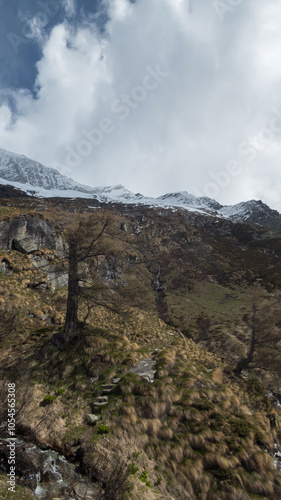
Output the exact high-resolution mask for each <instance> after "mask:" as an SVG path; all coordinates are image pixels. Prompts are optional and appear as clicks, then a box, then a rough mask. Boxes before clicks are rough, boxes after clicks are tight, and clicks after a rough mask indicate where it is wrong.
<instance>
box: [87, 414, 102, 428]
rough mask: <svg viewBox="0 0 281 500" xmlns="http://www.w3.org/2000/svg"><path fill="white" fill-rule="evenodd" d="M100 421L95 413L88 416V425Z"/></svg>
mask: <svg viewBox="0 0 281 500" xmlns="http://www.w3.org/2000/svg"><path fill="white" fill-rule="evenodd" d="M98 420H99V417H98V416H97V415H94V414H93V413H88V415H86V422H87V424H90V425H93V424H95V423H96V422H97V421H98Z"/></svg>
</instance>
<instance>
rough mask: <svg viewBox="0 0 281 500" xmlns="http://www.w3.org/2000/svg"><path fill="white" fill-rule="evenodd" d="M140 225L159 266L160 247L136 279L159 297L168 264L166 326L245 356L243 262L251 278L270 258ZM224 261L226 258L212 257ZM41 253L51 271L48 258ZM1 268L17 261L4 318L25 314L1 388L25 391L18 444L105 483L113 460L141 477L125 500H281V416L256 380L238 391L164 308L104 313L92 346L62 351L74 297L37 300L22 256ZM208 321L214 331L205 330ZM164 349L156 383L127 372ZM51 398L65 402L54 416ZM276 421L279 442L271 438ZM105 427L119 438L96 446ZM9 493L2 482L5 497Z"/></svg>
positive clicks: (4, 364)
mask: <svg viewBox="0 0 281 500" xmlns="http://www.w3.org/2000/svg"><path fill="white" fill-rule="evenodd" d="M9 203H11V201H10V202H9ZM18 203H23V202H22V201H21V202H18ZM33 203H34V202H33ZM11 208H13V207H11ZM22 208H23V207H22ZM41 209H42V207H41ZM5 210H6V208H5ZM13 213H14V212H13ZM58 213H59V212H58V211H57V210H56V211H54V210H53V207H52V209H51V210H49V212H48V211H45V213H44V217H45V218H50V219H52V220H55V221H56V222H57V223H62V222H63V219H64V218H65V217H66V216H67V215H68V214H67V212H65V211H64V210H62V211H61V212H60V213H59V215H60V218H59V217H58ZM6 215H7V214H6V213H5V217H6ZM126 215H127V214H126ZM160 219H161V218H160ZM165 220H166V219H165ZM161 221H162V222H163V219H161ZM143 226H145V227H143V235H144V236H143V237H142V238H143V239H142V240H141V242H137V247H136V248H138V249H139V248H140V247H141V246H143V250H142V251H143V252H144V253H145V254H146V255H148V254H149V255H150V257H151V255H152V253H153V252H152V247H153V248H154V255H153V258H151V259H150V261H149V262H148V268H149V271H145V273H144V274H142V271H141V270H140V271H139V269H140V268H138V270H137V272H138V273H140V280H141V279H142V278H141V276H143V283H144V286H145V288H146V289H147V290H148V291H149V292H150V294H151V290H150V289H149V286H150V287H151V284H150V279H151V281H152V283H153V279H154V276H155V274H154V272H155V271H156V270H157V269H158V265H159V258H160V254H159V250H160V252H161V259H162V262H163V264H165V263H166V266H165V267H164V268H163V282H164V286H165V290H164V292H163V294H164V299H163V300H164V302H165V314H166V315H167V316H168V319H169V320H170V322H171V323H174V324H175V326H176V327H177V328H178V327H181V326H182V325H183V326H184V328H185V330H187V331H189V332H190V334H191V335H193V336H194V337H196V336H197V335H199V336H200V335H202V334H203V333H204V332H205V333H206V331H207V332H208V335H207V340H208V339H209V344H211V346H212V347H213V349H216V348H218V346H221V345H222V344H221V341H220V338H221V334H222V333H223V334H224V335H225V332H227V333H228V335H226V340H225V343H226V345H227V346H228V348H229V349H232V347H233V344H234V343H235V342H237V349H242V347H241V342H242V340H243V328H242V316H243V314H244V313H245V308H246V309H247V308H248V306H249V302H248V295H247V285H248V282H247V280H245V279H244V280H243V276H242V274H241V273H243V272H244V271H243V269H242V270H241V252H243V255H245V252H246V253H247V252H248V251H249V252H251V257H249V259H250V258H251V260H253V256H256V258H255V259H254V263H252V268H250V272H251V273H252V274H253V275H254V274H255V273H257V272H259V270H261V269H262V267H263V268H264V263H265V259H267V257H263V256H264V255H265V254H264V253H263V252H261V251H259V250H257V249H256V248H254V249H250V250H248V249H247V250H246V251H245V250H243V248H244V247H240V246H237V249H238V250H237V256H236V257H235V258H234V254H233V248H236V247H235V246H234V247H233V246H230V250H229V253H228V254H227V252H225V245H226V244H227V245H228V244H229V242H228V240H226V242H227V243H225V245H223V247H222V249H221V250H218V248H215V250H214V247H215V245H216V242H217V240H214V239H213V241H212V242H211V241H210V240H208V241H206V240H204V242H203V243H202V240H201V241H199V237H198V231H197V230H194V229H191V228H189V227H187V226H186V223H185V224H183V223H182V221H179V225H178V226H177V224H174V229H173V231H171V226H170V221H169V218H168V220H167V225H166V226H165V225H164V226H163V224H161V225H159V226H157V227H155V224H153V229H152V228H151V220H149V218H148V217H147V219H146V220H145V221H144V222H143ZM152 231H153V242H152V241H151V240H150V238H151V232H152ZM170 232H171V234H170ZM169 235H170V236H169ZM168 236H169V239H168V240H167V238H168ZM187 238H190V239H191V242H189V241H187ZM183 239H184V241H183ZM166 240H167V241H166ZM147 241H148V244H147ZM217 244H218V245H219V246H220V245H221V243H220V242H219V243H217ZM134 248H135V247H133V249H134ZM134 251H135V250H134ZM216 252H218V255H219V258H217V257H216V258H213V256H214V254H215V253H216ZM43 254H44V256H45V257H46V258H50V260H51V259H52V255H51V253H50V252H48V251H43ZM179 254H180V258H181V262H182V267H181V268H180V271H179V269H178V267H179V266H177V263H178V262H179ZM171 255H172V256H173V258H171ZM230 255H231V256H232V261H231V264H230V263H229V261H228V259H229V258H230ZM262 255H263V256H262ZM1 256H2V258H3V257H5V258H6V259H8V261H9V266H10V269H11V270H12V271H13V274H12V275H11V276H6V275H2V276H1V278H2V279H1V281H0V306H1V307H2V308H3V309H4V307H5V309H8V310H10V311H16V312H17V315H18V316H17V318H18V319H17V323H16V324H15V325H14V329H13V330H12V331H10V333H9V335H4V336H3V338H2V339H1V349H0V366H1V372H0V373H1V379H2V380H7V379H9V380H15V381H16V382H17V387H18V397H19V401H21V400H24V399H25V398H26V400H27V402H26V404H25V405H24V409H23V411H22V413H21V415H20V416H19V421H18V430H19V432H22V433H24V434H25V436H26V437H29V438H30V439H32V440H38V442H41V443H45V444H49V445H51V446H53V447H55V448H56V449H58V450H59V451H61V452H63V453H65V454H66V456H68V457H73V456H74V455H75V453H76V452H77V450H80V452H79V453H78V455H77V456H80V457H81V456H82V457H83V458H82V459H81V458H80V459H79V460H80V462H81V465H82V466H83V467H84V469H85V471H93V470H95V469H96V470H98V472H99V473H100V474H101V473H102V471H101V470H99V468H100V460H101V457H106V458H108V457H109V456H110V455H112V454H113V456H114V457H116V453H117V455H118V457H119V460H122V459H123V460H126V461H128V462H129V463H130V464H131V470H132V474H131V477H130V482H131V483H132V488H133V490H132V491H131V493H129V494H128V498H132V499H134V500H138V499H139V500H142V499H144V498H146V499H148V500H149V499H150V498H151V499H154V498H155V499H156V498H162V499H170V500H171V499H177V500H178V499H179V500H180V499H181V498H182V499H185V498H190V499H197V498H198V499H202V500H203V499H208V500H215V499H217V500H220V499H224V498H225V499H226V500H231V499H233V500H238V499H248V498H264V499H265V498H268V499H272V500H275V499H276V498H278V497H280V496H281V477H280V473H279V472H277V471H275V470H274V469H273V458H272V456H270V455H272V454H273V452H274V443H275V441H276V439H277V435H278V433H279V425H280V417H279V415H278V413H277V409H276V408H275V407H274V406H272V404H271V402H270V401H269V400H268V399H267V398H264V397H263V388H262V387H261V386H260V384H259V383H258V382H257V381H256V380H254V379H252V378H249V379H246V380H240V381H239V380H235V379H233V378H232V377H231V376H230V375H228V373H229V368H228V365H226V364H223V363H222V361H221V360H220V358H219V357H217V356H215V355H214V354H210V353H208V352H207V351H205V350H202V349H200V348H199V347H198V346H197V345H196V344H195V343H194V342H193V341H192V340H191V339H189V340H188V339H186V338H184V337H183V336H182V335H181V334H178V333H177V330H175V329H174V328H171V327H167V326H166V325H165V324H164V323H163V322H162V321H161V320H159V318H158V317H157V316H156V315H155V314H153V311H154V310H155V311H156V309H155V307H154V306H153V307H152V310H150V309H151V307H147V309H149V311H146V310H140V309H136V308H132V309H130V310H129V311H128V312H127V314H126V315H123V316H119V315H115V314H113V313H109V312H107V311H105V310H104V309H102V308H96V310H95V311H94V314H93V316H92V317H91V319H90V322H89V326H88V327H87V328H86V329H85V330H84V332H83V337H82V338H81V339H80V340H79V341H77V343H75V344H73V345H70V346H69V347H68V348H67V349H66V350H65V351H58V350H57V349H56V348H55V347H54V346H53V345H52V344H51V342H50V340H51V338H52V336H53V334H54V333H56V332H57V331H58V330H59V329H60V328H61V324H62V322H63V317H64V311H65V295H66V291H65V290H64V289H61V290H57V291H55V292H54V291H52V290H44V291H38V290H37V291H36V290H34V289H32V288H27V287H26V285H27V284H28V283H30V282H33V281H38V279H39V275H38V274H40V271H38V270H36V269H31V266H30V259H29V257H26V256H23V255H21V254H19V253H18V252H14V251H11V252H9V253H8V254H5V252H1ZM1 256H0V257H1ZM222 256H223V260H222V258H221V257H222ZM260 259H261V260H260ZM0 260H2V259H0ZM248 262H249V261H248V259H246V262H245V269H246V267H247V266H248ZM266 262H267V265H270V263H269V260H266ZM219 263H220V265H218V264H219ZM238 264H239V265H238ZM147 272H148V273H150V274H148V275H147V274H146V273H147ZM228 273H230V276H229V274H228ZM237 273H238V274H239V273H240V274H239V276H237ZM226 276H227V278H226ZM241 276H242V277H241ZM269 276H270V273H269ZM274 279H275V278H274ZM145 304H146V303H145V302H144V303H143V304H142V306H143V309H146V306H145ZM206 316H207V317H208V318H209V319H210V321H211V324H209V323H207V324H206V323H204V320H206ZM46 318H47V321H49V323H48V322H46ZM198 318H199V321H198ZM200 318H201V320H200ZM50 321H51V323H50ZM200 321H201V322H200ZM235 332H236V333H235ZM171 333H174V335H171ZM216 335H217V336H218V340H216ZM239 335H240V337H241V339H242V340H241V341H240V340H239V338H238V340H237V337H239ZM210 339H211V340H210ZM227 339H230V340H231V342H230V340H229V342H230V343H229V345H228V344H227ZM202 340H204V338H203V339H202ZM205 340H206V339H205ZM207 343H208V342H207ZM238 344H239V345H238ZM159 348H161V349H162V351H161V352H160V353H159V352H156V353H155V354H154V357H155V360H156V362H157V378H156V381H155V383H154V384H149V383H147V382H145V381H142V380H141V379H140V378H139V377H138V376H136V375H133V374H131V373H128V370H129V369H130V367H132V366H134V365H136V364H137V361H138V360H139V359H143V358H146V357H148V356H150V355H151V353H152V352H154V349H159ZM97 376H98V377H99V381H98V382H96V383H93V382H91V379H90V377H97ZM114 376H118V377H120V376H121V381H120V383H119V384H118V385H117V386H116V388H115V390H114V391H113V392H112V393H111V394H110V397H109V404H108V406H106V407H104V408H103V409H102V410H101V411H100V417H101V418H100V421H99V422H98V424H97V426H96V427H94V426H90V425H88V424H87V423H86V420H85V415H86V414H87V413H92V405H93V402H94V401H95V399H96V397H97V396H98V395H100V394H101V392H102V389H101V382H102V383H106V382H110V380H112V377H114ZM47 395H55V396H56V399H55V401H54V402H53V403H52V404H50V405H47V406H46V405H45V404H44V398H45V397H46V396H47ZM27 396H28V397H27ZM272 414H274V415H275V416H276V419H277V425H278V427H277V429H271V428H270V420H269V417H270V416H272ZM39 422H40V424H39ZM100 424H104V425H105V426H106V427H108V428H109V429H110V432H109V434H106V435H101V434H99V432H98V430H99V426H100ZM105 437H106V439H104V438H105ZM109 476H110V474H109ZM1 485H2V486H1ZM4 491H5V489H4V485H3V484H2V483H0V494H2V496H3V495H4Z"/></svg>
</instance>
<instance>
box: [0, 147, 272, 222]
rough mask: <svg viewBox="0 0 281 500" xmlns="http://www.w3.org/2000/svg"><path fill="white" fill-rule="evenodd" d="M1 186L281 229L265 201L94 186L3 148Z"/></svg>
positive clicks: (0, 154)
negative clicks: (226, 200) (219, 199)
mask: <svg viewBox="0 0 281 500" xmlns="http://www.w3.org/2000/svg"><path fill="white" fill-rule="evenodd" d="M0 183H2V184H4V185H5V184H7V183H8V184H9V185H12V186H14V187H16V188H19V189H21V190H23V191H26V192H28V191H34V190H35V191H36V194H38V195H39V196H42V197H66V198H68V197H69V198H75V197H80V198H82V197H85V198H95V199H97V200H98V201H100V202H103V203H125V204H136V205H138V204H143V205H149V206H157V207H163V208H184V209H185V210H188V211H192V212H197V213H202V214H206V215H209V216H214V217H218V218H224V219H230V220H232V221H233V222H244V223H245V222H246V223H251V224H258V225H265V226H268V227H272V228H273V229H280V230H281V215H280V214H279V213H278V211H277V210H273V209H271V208H270V207H268V206H267V205H266V204H265V203H263V202H262V201H261V200H249V201H246V202H240V203H237V204H235V205H226V206H224V205H221V204H220V203H218V202H217V201H216V200H214V199H212V198H208V197H204V196H203V197H196V196H195V195H193V194H190V193H188V192H187V191H180V192H171V193H167V194H164V195H162V196H159V197H157V198H153V197H146V196H143V195H142V194H140V193H137V194H135V193H132V192H131V191H130V190H128V189H127V188H126V187H125V186H123V185H121V184H119V185H116V186H102V187H90V186H87V185H84V184H80V183H79V182H76V181H74V180H73V179H71V178H70V177H67V176H65V175H62V174H61V173H60V172H59V171H58V170H56V169H54V168H50V167H46V166H44V165H42V164H41V163H39V162H37V161H34V160H31V159H30V158H27V157H26V156H24V155H19V154H17V153H11V152H9V151H6V150H4V149H0Z"/></svg>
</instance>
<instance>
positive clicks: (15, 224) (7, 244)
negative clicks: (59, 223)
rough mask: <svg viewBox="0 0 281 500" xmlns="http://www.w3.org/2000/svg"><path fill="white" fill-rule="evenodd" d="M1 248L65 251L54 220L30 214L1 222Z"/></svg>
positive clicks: (31, 250) (30, 250)
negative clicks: (45, 219) (56, 231)
mask: <svg viewBox="0 0 281 500" xmlns="http://www.w3.org/2000/svg"><path fill="white" fill-rule="evenodd" d="M0 248H2V249H3V250H11V249H14V250H18V251H19V252H22V253H27V254H30V253H32V252H35V251H36V250H37V249H38V248H48V249H50V250H56V251H58V252H62V251H63V240H62V238H61V237H60V236H58V235H56V233H55V227H54V224H53V223H52V222H49V221H44V220H42V219H39V218H35V217H31V216H30V215H26V216H22V217H19V218H16V219H13V220H12V221H10V222H6V221H4V222H1V223H0Z"/></svg>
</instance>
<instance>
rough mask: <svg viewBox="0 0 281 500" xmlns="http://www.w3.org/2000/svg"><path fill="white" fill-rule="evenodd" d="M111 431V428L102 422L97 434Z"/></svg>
mask: <svg viewBox="0 0 281 500" xmlns="http://www.w3.org/2000/svg"><path fill="white" fill-rule="evenodd" d="M109 433H110V428H109V427H107V426H106V425H104V424H100V425H99V426H98V428H97V434H101V435H103V434H109Z"/></svg>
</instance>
